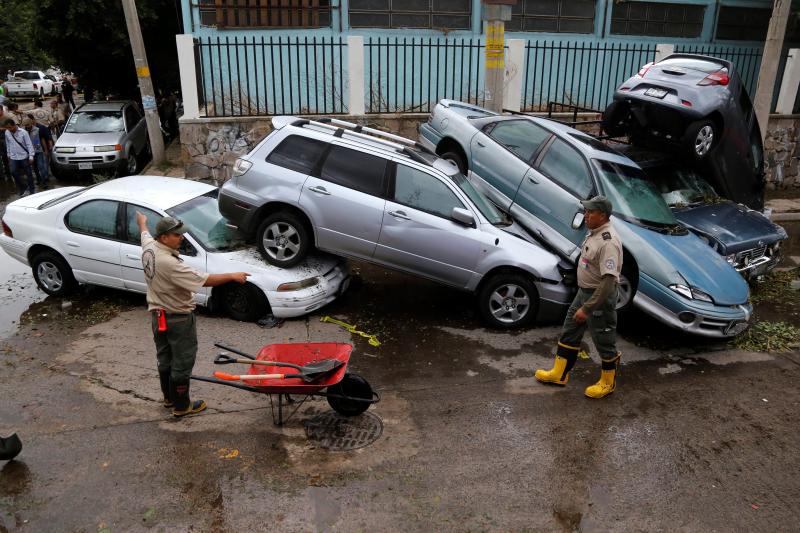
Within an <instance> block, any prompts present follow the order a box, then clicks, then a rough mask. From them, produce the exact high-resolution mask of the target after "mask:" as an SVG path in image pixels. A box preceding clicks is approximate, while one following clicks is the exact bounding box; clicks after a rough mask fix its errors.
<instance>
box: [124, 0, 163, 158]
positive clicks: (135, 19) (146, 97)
mask: <svg viewBox="0 0 800 533" xmlns="http://www.w3.org/2000/svg"><path fill="white" fill-rule="evenodd" d="M122 9H123V11H125V23H126V24H127V25H128V36H129V37H130V40H131V49H132V50H133V62H134V64H135V65H136V77H137V78H139V90H140V91H141V93H142V107H143V108H144V118H145V121H146V122H147V135H148V137H149V138H150V149H151V150H152V152H153V162H154V163H162V162H163V161H164V139H163V137H162V136H161V125H160V121H159V118H158V109H157V106H156V96H155V93H154V92H153V80H152V79H150V68H149V67H148V66H147V53H146V52H145V50H144V40H143V39H142V28H141V27H140V26H139V14H138V12H137V11H136V2H135V0H122Z"/></svg>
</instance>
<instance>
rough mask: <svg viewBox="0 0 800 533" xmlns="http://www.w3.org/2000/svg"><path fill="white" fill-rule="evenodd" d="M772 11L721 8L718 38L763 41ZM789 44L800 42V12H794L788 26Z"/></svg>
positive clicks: (718, 20)
mask: <svg viewBox="0 0 800 533" xmlns="http://www.w3.org/2000/svg"><path fill="white" fill-rule="evenodd" d="M771 16H772V10H771V9H758V8H753V7H731V6H720V8H719V18H718V19H717V32H716V38H717V39H720V40H724V41H763V40H764V39H766V38H767V29H768V28H769V19H770V17H771ZM784 40H785V41H787V42H798V41H800V11H797V10H795V11H792V13H791V15H789V21H788V22H787V24H786V36H785V37H784Z"/></svg>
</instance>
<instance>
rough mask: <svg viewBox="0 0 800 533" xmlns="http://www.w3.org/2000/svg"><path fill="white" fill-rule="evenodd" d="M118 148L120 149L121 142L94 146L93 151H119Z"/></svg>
mask: <svg viewBox="0 0 800 533" xmlns="http://www.w3.org/2000/svg"><path fill="white" fill-rule="evenodd" d="M120 150H122V145H121V144H104V145H103V146H95V147H94V151H95V152H114V151H117V152H119V151H120Z"/></svg>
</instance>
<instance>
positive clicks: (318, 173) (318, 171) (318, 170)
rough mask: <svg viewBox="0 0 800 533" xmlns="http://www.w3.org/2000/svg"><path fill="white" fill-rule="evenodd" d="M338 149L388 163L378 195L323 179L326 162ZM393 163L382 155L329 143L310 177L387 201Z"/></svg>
mask: <svg viewBox="0 0 800 533" xmlns="http://www.w3.org/2000/svg"><path fill="white" fill-rule="evenodd" d="M336 148H338V149H342V150H352V151H354V152H358V153H361V154H364V155H367V156H370V157H375V158H378V159H380V160H382V161H383V162H384V163H386V166H385V167H384V170H383V176H382V177H381V186H380V187H379V191H378V194H373V193H371V192H368V191H364V190H361V189H354V188H353V187H350V186H348V185H344V184H342V183H338V182H335V181H330V180H328V179H325V178H323V177H322V168H323V167H324V166H325V162H326V161H327V160H328V157H329V156H330V154H331V152H332V151H333V150H334V149H336ZM392 163H393V161H391V160H390V159H387V158H385V157H383V156H380V155H377V154H372V153H370V152H366V151H363V150H358V149H356V148H354V147H352V146H348V145H343V144H335V143H328V146H327V148H326V150H325V151H323V152H322V155H321V156H320V158H319V159H318V160H317V164H316V165H315V167H314V171H313V173H312V174H310V175H311V176H313V177H315V178H317V179H319V180H322V181H324V182H325V183H331V184H333V185H337V186H339V187H344V188H345V189H348V190H351V191H356V192H358V193H361V194H366V195H368V196H372V197H374V198H382V199H384V200H385V199H386V198H387V192H388V181H389V172H390V170H391V169H390V167H391V164H392Z"/></svg>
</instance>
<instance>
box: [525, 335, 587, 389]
mask: <svg viewBox="0 0 800 533" xmlns="http://www.w3.org/2000/svg"><path fill="white" fill-rule="evenodd" d="M579 351H580V348H578V347H575V346H568V345H566V344H562V343H561V342H559V343H558V348H556V359H555V361H554V362H553V368H551V369H550V370H542V369H539V370H537V371H536V374H535V375H534V377H535V378H536V379H537V380H539V381H541V382H542V383H551V384H553V385H561V386H564V385H566V384H567V381H568V380H569V372H570V370H572V367H573V366H575V361H576V360H577V359H578V352H579Z"/></svg>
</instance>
